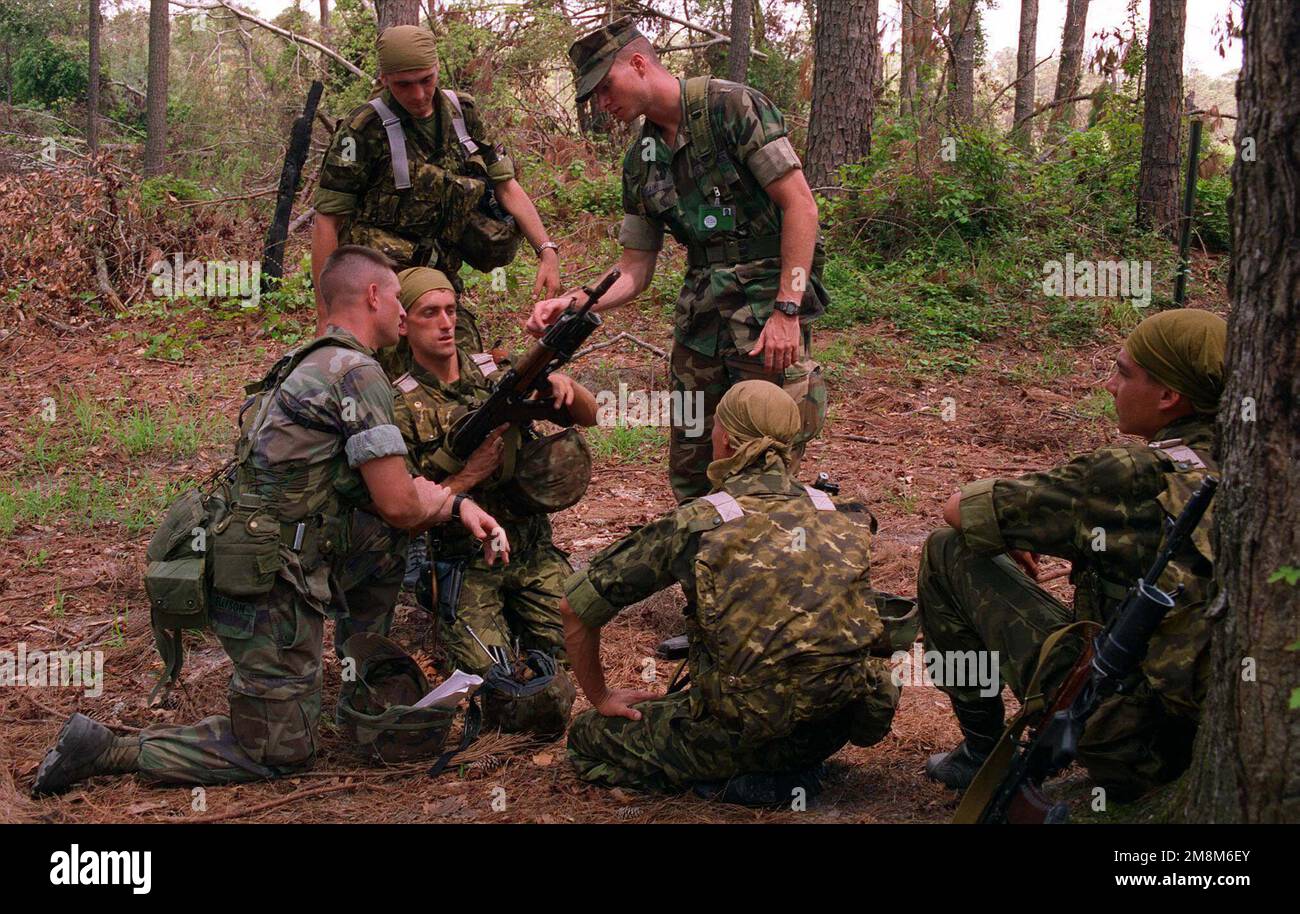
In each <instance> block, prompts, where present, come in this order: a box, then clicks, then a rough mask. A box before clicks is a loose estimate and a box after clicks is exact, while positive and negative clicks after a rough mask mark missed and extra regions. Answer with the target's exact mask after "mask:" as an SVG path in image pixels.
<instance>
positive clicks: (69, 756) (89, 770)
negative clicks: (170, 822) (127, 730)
mask: <svg viewBox="0 0 1300 914" xmlns="http://www.w3.org/2000/svg"><path fill="white" fill-rule="evenodd" d="M139 756H140V738H139V737H136V736H130V737H120V738H119V737H116V736H114V735H113V731H112V730H110V729H108V727H105V726H104V725H103V724H101V723H96V722H95V721H93V720H91V719H90V718H89V717H87V716H86V715H84V714H73V715H72V717H70V718H68V722H67V723H66V724H64V725H63V729H62V730H60V731H59V738H58V739H57V740H56V741H55V743H54V748H52V749H51V750H50V751H49V752H47V753H45V759H44V760H43V761H42V762H41V767H40V768H38V769H36V780H35V781H33V782H32V796H34V797H39V796H45V795H46V794H52V793H62V792H63V791H65V790H67V789H68V788H69V787H71V786H72V785H73V784H75V783H77V782H78V781H83V780H85V779H86V778H88V777H92V776H93V775H96V774H125V773H127V772H129V771H134V770H135V768H136V762H137V760H138V759H139Z"/></svg>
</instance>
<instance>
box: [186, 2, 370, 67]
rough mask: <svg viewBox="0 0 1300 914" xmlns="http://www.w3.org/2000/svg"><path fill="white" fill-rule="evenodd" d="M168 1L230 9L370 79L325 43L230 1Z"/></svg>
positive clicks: (190, 6) (189, 7) (194, 7)
mask: <svg viewBox="0 0 1300 914" xmlns="http://www.w3.org/2000/svg"><path fill="white" fill-rule="evenodd" d="M168 2H169V3H171V5H172V6H179V7H181V8H182V9H187V10H220V9H225V10H229V11H230V12H231V13H233V14H234V15H236V16H238V17H239V18H240V19H245V20H247V21H249V22H251V23H253V24H254V25H260V26H261V27H262V28H264V29H266V30H268V31H271V32H274V33H275V34H277V35H279V36H280V37H281V38H283V39H285V40H286V41H294V42H297V43H298V44H305V45H307V47H309V48H315V49H316V50H317V51H320V52H321V53H322V54H324V55H325V56H327V57H329V58H330V59H332V60H333V61H334V62H335V63H337V64H339V65H340V66H342V67H345V68H346V69H347V70H348V71H349V72H351V73H353V74H354V75H356V76H359V77H361V78H362V79H365V80H369V79H370V76H369V75H368V74H366V73H365V72H364V71H362V70H361V68H360V67H358V66H357V65H356V64H354V63H353V62H352V61H350V60H348V59H347V58H346V57H343V56H341V55H340V54H338V53H337V52H336V51H332V50H330V49H329V48H327V47H326V46H325V45H323V44H321V43H320V42H319V41H313V40H312V39H310V38H308V37H307V36H305V35H299V34H298V33H297V32H291V31H289V30H288V29H282V28H280V27H279V26H278V25H275V24H273V23H270V22H267V21H266V20H265V19H262V18H260V17H258V16H254V15H253V14H252V13H246V12H244V11H243V10H241V9H239V8H238V7H235V6H231V5H230V4H229V3H226V2H225V0H216V2H215V3H183V2H181V0H168Z"/></svg>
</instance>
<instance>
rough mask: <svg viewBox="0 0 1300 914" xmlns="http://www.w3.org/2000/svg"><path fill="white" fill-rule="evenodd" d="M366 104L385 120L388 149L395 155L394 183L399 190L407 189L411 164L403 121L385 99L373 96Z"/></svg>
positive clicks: (409, 184)
mask: <svg viewBox="0 0 1300 914" xmlns="http://www.w3.org/2000/svg"><path fill="white" fill-rule="evenodd" d="M366 104H368V105H370V107H372V108H374V109H375V113H376V114H378V115H379V119H380V120H381V121H383V124H384V132H385V133H387V134H388V151H389V153H390V154H391V155H392V157H393V183H394V184H395V185H396V186H397V189H398V190H407V189H408V188H409V187H410V186H411V165H410V161H409V160H408V159H407V156H406V134H405V133H403V132H402V122H401V120H400V119H399V118H398V117H397V115H396V114H394V113H393V109H392V108H389V107H388V106H387V105H385V104H384V100H383V99H381V98H372V99H371V100H370V101H369V102H367V103H366Z"/></svg>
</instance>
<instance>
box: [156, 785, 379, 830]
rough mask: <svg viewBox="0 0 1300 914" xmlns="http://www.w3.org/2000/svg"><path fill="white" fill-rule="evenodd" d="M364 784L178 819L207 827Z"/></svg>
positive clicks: (299, 793)
mask: <svg viewBox="0 0 1300 914" xmlns="http://www.w3.org/2000/svg"><path fill="white" fill-rule="evenodd" d="M363 786H365V785H364V784H362V783H360V782H357V783H354V784H326V785H323V786H321V787H307V788H305V789H303V790H295V791H294V792H293V793H291V794H289V795H288V796H284V797H280V798H279V799H278V800H267V801H266V802H265V803H254V804H253V805H252V806H245V807H242V808H240V809H232V810H230V812H220V813H215V814H213V815H210V816H198V817H197V818H193V819H188V818H187V819H178V820H177V821H178V822H183V823H184V824H186V825H206V824H208V823H210V822H225V821H226V820H228V819H242V818H243V817H244V816H251V815H253V814H254V813H259V812H266V811H267V810H268V809H276V808H277V807H280V806H287V805H288V804H290V803H295V802H297V801H298V800H305V799H306V798H307V797H323V796H325V795H326V794H328V793H338V792H339V791H341V790H353V789H355V788H357V787H363Z"/></svg>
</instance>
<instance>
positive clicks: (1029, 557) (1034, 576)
mask: <svg viewBox="0 0 1300 914" xmlns="http://www.w3.org/2000/svg"><path fill="white" fill-rule="evenodd" d="M1007 555H1009V556H1010V557H1011V560H1012V561H1013V562H1015V563H1016V564H1017V565H1019V566H1020V567H1021V568H1023V569H1024V571H1025V574H1027V575H1029V578H1030V580H1032V581H1037V580H1038V556H1036V555H1035V554H1034V553H1032V552H1026V551H1025V550H1023V549H1008V550H1007Z"/></svg>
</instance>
